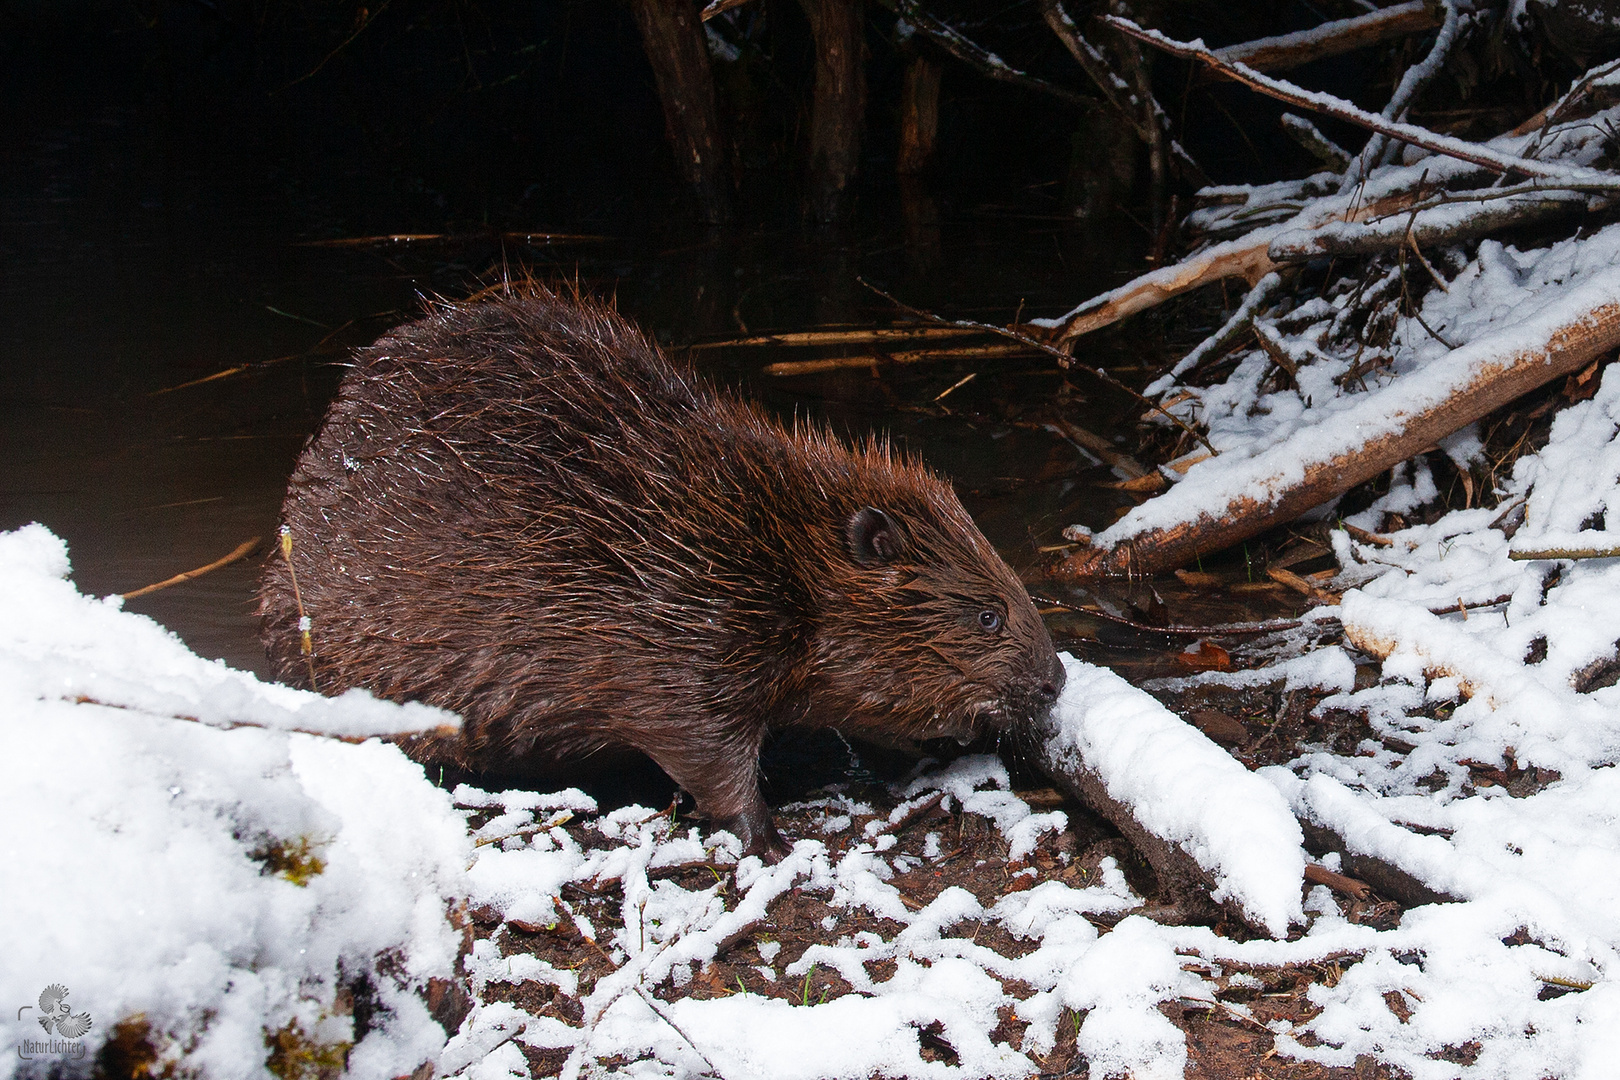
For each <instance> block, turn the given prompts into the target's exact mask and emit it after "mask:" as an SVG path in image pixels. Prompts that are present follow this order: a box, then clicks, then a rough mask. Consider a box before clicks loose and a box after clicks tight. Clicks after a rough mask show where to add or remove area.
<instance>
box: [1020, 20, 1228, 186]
mask: <svg viewBox="0 0 1620 1080" xmlns="http://www.w3.org/2000/svg"><path fill="white" fill-rule="evenodd" d="M1041 14H1042V15H1043V16H1044V17H1045V18H1046V25H1047V26H1049V27H1051V30H1052V33H1054V34H1056V35H1057V39H1058V40H1059V41H1061V42H1063V47H1064V48H1066V49H1068V50H1069V54H1070V55H1071V56H1073V57H1074V58H1075V61H1076V62H1078V63H1079V65H1080V68H1081V70H1083V71H1084V72H1085V73H1086V75H1088V76H1089V77H1090V78H1091V81H1092V82H1093V83H1096V85H1097V89H1098V90H1101V91H1102V95H1103V97H1104V99H1106V100H1107V102H1108V104H1109V105H1110V106H1112V107H1113V109H1114V111H1115V112H1117V113H1119V114H1120V115H1121V116H1123V117H1125V119H1126V120H1128V121H1130V124H1131V126H1132V127H1133V128H1135V129H1136V134H1137V137H1138V138H1140V139H1141V140H1142V141H1143V142H1144V143H1147V144H1148V145H1149V146H1153V145H1154V143H1155V140H1165V141H1167V142H1168V145H1169V152H1170V156H1171V157H1172V158H1173V159H1174V160H1175V163H1176V166H1177V168H1178V169H1179V170H1180V172H1181V174H1182V177H1183V178H1184V179H1186V180H1187V181H1188V182H1189V183H1192V184H1197V185H1199V186H1204V185H1206V184H1208V183H1209V178H1208V177H1207V176H1206V175H1205V174H1204V170H1203V169H1202V168H1200V167H1199V165H1198V162H1196V161H1194V160H1193V159H1192V155H1190V154H1188V153H1187V151H1186V150H1185V149H1183V148H1182V146H1181V144H1180V143H1179V142H1177V141H1176V140H1175V139H1173V138H1171V137H1170V118H1169V117H1168V116H1166V115H1165V112H1164V109H1163V108H1161V107H1160V106H1159V102H1158V100H1157V99H1155V98H1154V97H1153V96H1152V95H1151V94H1150V95H1148V98H1147V101H1146V102H1145V103H1144V102H1143V101H1142V100H1141V97H1140V96H1139V95H1138V94H1137V92H1136V91H1135V90H1134V89H1132V88H1131V85H1130V84H1129V83H1127V82H1126V81H1125V80H1124V79H1123V78H1121V77H1120V75H1119V73H1118V72H1116V71H1115V70H1114V68H1113V65H1111V64H1110V63H1109V62H1108V58H1107V57H1106V56H1104V55H1103V53H1102V50H1101V49H1099V48H1097V46H1095V45H1093V44H1092V43H1091V42H1089V41H1087V40H1086V38H1085V36H1084V35H1083V34H1081V33H1080V28H1079V27H1078V26H1077V25H1075V22H1074V20H1073V19H1071V18H1069V13H1068V12H1067V11H1064V10H1063V4H1062V0H1041Z"/></svg>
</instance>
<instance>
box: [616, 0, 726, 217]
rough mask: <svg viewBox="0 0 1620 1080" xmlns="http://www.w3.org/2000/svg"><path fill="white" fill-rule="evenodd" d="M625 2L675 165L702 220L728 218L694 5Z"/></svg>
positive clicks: (721, 154)
mask: <svg viewBox="0 0 1620 1080" xmlns="http://www.w3.org/2000/svg"><path fill="white" fill-rule="evenodd" d="M630 7H631V10H632V11H633V12H634V13H635V17H636V25H637V26H638V27H640V29H641V43H642V48H643V49H645V50H646V53H647V59H648V61H649V62H650V63H651V64H652V69H653V78H654V80H655V81H656V82H657V84H658V97H659V100H660V101H661V102H662V103H663V106H664V129H665V131H666V133H667V134H668V135H669V142H670V146H671V148H672V149H673V150H674V151H675V167H676V168H677V169H679V170H680V173H681V178H682V179H683V180H685V181H686V184H687V186H688V187H689V188H691V189H692V193H693V195H694V196H696V198H697V203H698V212H699V214H701V215H702V217H703V220H704V221H707V222H710V223H711V224H718V223H720V222H723V221H729V220H730V219H731V188H730V185H729V184H728V182H727V179H726V170H725V161H726V155H725V150H724V145H723V143H722V142H721V139H720V122H719V114H718V112H717V110H716V108H715V103H714V76H713V74H712V73H711V72H710V70H709V51H708V47H707V45H706V44H705V41H704V35H703V24H702V23H701V22H700V21H699V19H698V11H697V8H696V7H694V6H693V5H692V4H691V3H690V2H689V0H630Z"/></svg>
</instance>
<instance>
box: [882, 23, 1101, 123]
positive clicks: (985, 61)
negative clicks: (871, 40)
mask: <svg viewBox="0 0 1620 1080" xmlns="http://www.w3.org/2000/svg"><path fill="white" fill-rule="evenodd" d="M878 2H879V3H881V4H883V6H884V7H887V8H889V9H890V10H892V11H894V12H896V13H897V14H899V15H900V17H901V18H903V19H905V20H906V22H907V23H909V24H910V25H911V26H912V27H913V28H914V29H915V30H916V31H917V32H918V33H919V34H922V35H923V36H924V37H926V38H928V39H929V40H930V41H932V42H934V44H936V45H938V46H939V47H940V48H942V49H944V50H945V51H946V52H948V53H950V54H951V55H952V56H954V57H956V58H957V59H958V60H960V61H962V62H963V63H965V64H967V65H968V66H970V67H972V68H975V69H976V70H978V71H979V72H980V73H981V74H983V75H986V76H988V77H990V78H992V79H995V80H997V81H999V82H1005V83H1011V84H1013V85H1014V86H1022V87H1024V88H1025V89H1028V90H1035V91H1037V92H1039V93H1042V94H1046V95H1048V96H1049V97H1054V98H1056V99H1057V100H1059V101H1061V102H1063V103H1064V104H1066V105H1068V106H1070V107H1071V108H1075V109H1080V110H1089V109H1091V108H1092V107H1093V106H1094V104H1095V101H1096V99H1095V98H1091V97H1087V96H1086V95H1085V94H1081V93H1078V92H1077V91H1074V90H1070V89H1069V88H1068V87H1066V86H1059V85H1057V84H1056V83H1050V82H1047V81H1046V80H1045V79H1040V78H1036V77H1035V76H1034V75H1030V74H1029V73H1027V72H1023V71H1019V70H1018V69H1017V68H1015V67H1013V66H1012V65H1011V64H1009V63H1007V61H1005V60H1003V59H1002V58H1001V57H999V56H997V55H996V54H995V53H993V52H991V51H990V50H989V49H986V48H985V47H984V46H982V45H980V44H978V43H976V42H973V41H970V40H968V39H967V38H966V37H964V36H963V35H962V34H961V33H959V32H958V31H957V30H955V29H953V28H952V27H951V26H949V25H948V24H947V23H945V22H944V21H943V20H941V19H939V18H937V17H935V16H934V15H932V14H931V13H930V12H929V11H928V10H927V9H925V8H924V7H923V6H922V4H920V3H919V2H918V0H878Z"/></svg>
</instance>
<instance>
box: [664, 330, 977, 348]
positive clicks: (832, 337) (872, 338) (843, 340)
mask: <svg viewBox="0 0 1620 1080" xmlns="http://www.w3.org/2000/svg"><path fill="white" fill-rule="evenodd" d="M981 333H984V331H982V330H975V329H972V328H967V327H961V326H935V325H924V326H868V327H861V328H858V329H848V330H846V329H838V330H796V331H792V332H790V333H784V334H754V335H752V336H750V337H738V338H725V339H724V340H721V341H700V342H698V343H696V344H695V345H691V346H688V348H690V349H693V350H697V349H729V348H735V347H739V346H744V345H873V344H876V343H878V342H884V341H921V340H926V339H929V338H944V337H965V336H967V335H969V334H981Z"/></svg>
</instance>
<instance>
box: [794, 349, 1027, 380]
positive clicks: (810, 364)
mask: <svg viewBox="0 0 1620 1080" xmlns="http://www.w3.org/2000/svg"><path fill="white" fill-rule="evenodd" d="M1037 351H1038V350H1036V349H1034V348H1031V347H1030V346H1028V345H965V346H960V347H957V348H949V347H946V348H938V349H904V350H898V351H895V352H890V353H879V354H864V355H861V356H824V357H821V358H820V359H818V360H782V361H778V362H777V363H774V364H766V365H765V369H764V370H765V374H767V375H814V374H816V373H817V372H822V371H845V370H850V369H858V368H868V367H872V366H873V365H874V364H875V365H883V364H921V363H927V362H928V361H930V360H963V359H975V358H977V359H994V358H998V357H1004V356H1027V355H1028V354H1030V353H1033V352H1037Z"/></svg>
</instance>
